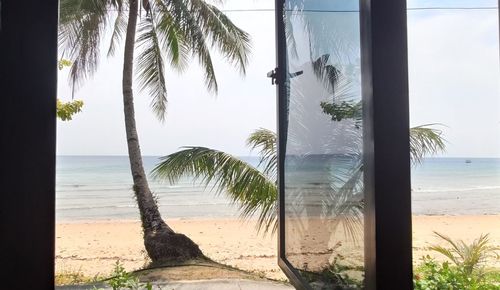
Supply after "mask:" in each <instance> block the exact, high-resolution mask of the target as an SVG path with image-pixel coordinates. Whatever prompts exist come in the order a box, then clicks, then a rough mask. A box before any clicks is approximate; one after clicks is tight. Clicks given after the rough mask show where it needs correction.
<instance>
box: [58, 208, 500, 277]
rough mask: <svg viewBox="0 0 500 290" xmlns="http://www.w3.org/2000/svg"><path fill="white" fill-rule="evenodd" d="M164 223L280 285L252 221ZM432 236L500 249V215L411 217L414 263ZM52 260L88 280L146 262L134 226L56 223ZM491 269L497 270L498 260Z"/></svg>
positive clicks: (272, 246)
mask: <svg viewBox="0 0 500 290" xmlns="http://www.w3.org/2000/svg"><path fill="white" fill-rule="evenodd" d="M167 222H168V223H169V225H170V226H171V227H172V228H173V229H174V230H175V231H177V232H180V233H183V234H186V235H187V236H189V237H190V238H191V239H193V241H194V242H196V243H197V244H198V245H199V246H200V248H201V250H202V251H203V252H204V253H205V254H206V255H207V256H208V257H210V258H211V259H213V260H215V261H217V262H220V263H223V264H227V265H230V266H233V267H236V268H240V269H242V270H246V271H250V272H254V273H256V274H259V275H263V276H265V277H267V278H271V279H277V280H283V279H285V276H284V275H283V273H282V272H281V270H280V269H279V267H278V266H277V255H276V253H277V237H276V236H271V235H270V234H267V235H265V236H264V235H263V234H257V232H256V230H255V220H248V221H242V220H240V219H239V218H237V217H235V218H175V219H167ZM433 231H437V232H440V233H443V234H445V235H448V236H450V237H451V238H452V239H454V240H455V239H463V240H464V241H466V242H470V241H472V240H473V239H476V238H478V237H479V235H480V234H486V233H490V241H491V244H492V245H494V246H497V247H499V246H500V214H497V215H456V216H450V215H437V216H436V215H418V216H413V229H412V232H413V249H414V262H415V263H417V262H418V261H419V259H420V257H422V256H424V255H427V254H433V253H432V252H430V251H428V250H427V249H426V248H427V247H428V246H429V245H430V244H433V243H439V242H440V241H439V239H438V238H436V237H435V236H434V234H433ZM338 238H339V239H342V238H341V237H340V236H339V237H338ZM313 246H314V245H313ZM340 251H342V249H341V250H340ZM55 254H56V273H64V272H75V271H77V272H81V273H83V274H85V275H86V276H89V277H93V276H95V275H101V276H103V275H107V274H108V273H109V272H110V271H111V270H112V268H113V264H114V263H115V262H116V261H117V260H120V261H121V262H122V263H123V265H124V267H125V268H126V270H127V271H131V270H135V269H138V268H141V267H143V266H144V265H145V264H146V262H147V259H146V255H145V252H144V247H143V241H142V230H141V226H140V222H139V220H112V219H110V220H87V221H69V222H68V221H57V223H56V253H55ZM436 258H438V257H436ZM361 259H362V257H361ZM492 266H493V267H496V268H500V260H498V261H496V262H494V263H493V265H492Z"/></svg>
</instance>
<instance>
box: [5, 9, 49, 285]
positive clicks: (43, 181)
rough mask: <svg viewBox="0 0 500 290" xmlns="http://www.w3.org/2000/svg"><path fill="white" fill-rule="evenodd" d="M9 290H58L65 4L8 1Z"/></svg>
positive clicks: (6, 47) (7, 154)
mask: <svg viewBox="0 0 500 290" xmlns="http://www.w3.org/2000/svg"><path fill="white" fill-rule="evenodd" d="M0 21H1V28H0V29H1V30H0V96H1V97H0V160H1V165H0V233H1V234H0V261H2V271H0V277H1V278H0V280H1V285H0V288H1V289H51V288H53V287H54V209H55V207H54V200H55V193H54V191H55V146H56V139H55V138H56V93H57V85H56V78H57V22H58V1H57V0H23V1H19V0H1V20H0Z"/></svg>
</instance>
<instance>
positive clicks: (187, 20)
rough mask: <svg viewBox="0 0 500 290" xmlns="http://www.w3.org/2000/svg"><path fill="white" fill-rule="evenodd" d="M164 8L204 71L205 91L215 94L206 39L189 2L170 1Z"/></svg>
mask: <svg viewBox="0 0 500 290" xmlns="http://www.w3.org/2000/svg"><path fill="white" fill-rule="evenodd" d="M166 8H167V9H168V10H169V11H170V12H171V15H172V16H174V21H175V22H176V23H178V24H179V25H181V26H180V27H181V30H182V33H183V35H186V36H187V39H186V42H187V43H188V44H189V48H190V51H191V52H192V55H193V56H195V57H197V58H198V60H199V63H200V65H201V67H202V68H203V70H204V73H205V85H206V87H207V89H208V90H209V91H211V92H213V93H217V91H218V84H217V78H216V76H215V69H214V65H213V62H212V57H211V55H210V51H209V48H208V45H207V39H206V36H205V34H204V31H203V28H202V26H201V25H200V19H199V18H198V17H196V13H194V12H193V11H192V10H191V1H185V0H171V1H169V2H168V6H166Z"/></svg>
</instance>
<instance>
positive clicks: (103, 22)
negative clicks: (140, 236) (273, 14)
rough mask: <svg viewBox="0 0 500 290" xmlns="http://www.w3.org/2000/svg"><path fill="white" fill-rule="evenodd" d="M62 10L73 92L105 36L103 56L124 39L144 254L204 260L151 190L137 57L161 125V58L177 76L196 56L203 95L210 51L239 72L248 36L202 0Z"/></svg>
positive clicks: (119, 0) (82, 1)
mask: <svg viewBox="0 0 500 290" xmlns="http://www.w3.org/2000/svg"><path fill="white" fill-rule="evenodd" d="M60 7H61V13H60V14H61V15H60V30H59V46H60V50H61V53H62V56H61V57H67V58H69V59H71V60H73V64H72V66H71V71H70V83H71V84H72V87H73V90H75V89H77V88H78V86H79V85H80V84H81V82H82V81H83V80H85V79H87V78H88V77H90V76H92V75H93V74H94V73H95V71H96V70H97V68H98V64H99V60H100V48H101V42H102V41H103V37H104V36H105V34H106V32H107V31H109V30H111V31H112V34H111V41H110V45H109V49H108V56H112V55H113V54H114V53H115V51H116V49H117V46H118V45H119V43H120V41H121V40H122V38H123V36H124V37H125V46H124V58H123V79H122V90H123V104H124V115H125V128H126V136H127V145H128V153H129V160H130V168H131V172H132V177H133V184H134V186H133V190H134V194H135V198H136V200H137V204H138V207H139V212H140V216H141V222H142V228H143V231H144V245H145V248H146V251H147V253H148V255H149V257H150V258H151V259H152V261H153V262H161V261H168V260H186V259H191V258H197V257H202V256H203V255H202V253H201V251H200V249H199V248H198V246H197V245H196V244H195V243H194V242H193V241H191V240H190V239H189V238H188V237H186V236H185V235H182V234H179V233H175V232H174V231H173V230H172V229H171V228H170V227H169V226H168V225H167V224H166V223H165V221H164V220H163V219H162V217H161V214H160V212H159V210H158V206H157V204H156V201H155V198H154V196H153V194H152V192H151V190H150V188H149V185H148V180H147V177H146V174H145V172H144V167H143V162H142V157H141V150H140V146H139V139H138V134H137V128H136V123H135V113H134V91H133V86H132V85H133V75H134V57H137V58H136V63H137V71H136V74H137V76H138V81H139V85H140V89H141V90H146V91H148V93H149V95H150V97H151V107H152V110H153V112H154V113H155V114H156V116H157V117H158V118H159V119H160V121H164V120H165V111H166V105H167V86H166V80H165V61H167V62H168V64H169V65H170V67H171V68H173V69H175V70H177V71H179V72H182V71H183V70H184V69H185V68H186V66H187V64H188V60H189V58H191V57H193V58H197V59H198V60H199V63H200V65H201V67H202V68H203V69H204V72H205V84H206V86H207V88H208V90H209V91H211V92H213V93H216V92H217V80H216V77H215V71H214V67H213V64H212V59H211V55H210V49H209V48H214V49H216V50H218V51H219V52H220V53H221V54H222V55H223V56H224V57H225V58H226V59H227V60H228V61H229V62H231V63H232V64H233V65H234V66H235V67H236V68H237V69H239V70H240V72H241V73H242V74H244V73H245V67H246V65H247V62H248V58H247V57H248V53H249V49H250V39H249V35H248V34H247V33H246V32H244V31H243V30H241V29H239V28H238V27H236V26H235V25H234V24H233V23H232V22H231V21H230V20H229V19H228V18H227V16H225V15H224V14H223V13H222V12H221V11H220V10H219V9H218V8H217V7H216V6H214V5H212V4H209V3H207V2H206V1H205V0H170V1H162V0H61V3H60ZM126 12H128V13H126ZM110 22H112V23H110ZM110 24H111V25H110ZM136 32H138V36H137V37H136ZM136 48H137V49H138V50H139V54H138V55H136V54H135V49H136Z"/></svg>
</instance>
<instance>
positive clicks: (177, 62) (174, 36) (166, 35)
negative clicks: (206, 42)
mask: <svg viewBox="0 0 500 290" xmlns="http://www.w3.org/2000/svg"><path fill="white" fill-rule="evenodd" d="M153 7H154V8H156V9H158V11H159V13H158V14H157V17H158V21H157V22H158V23H157V25H156V29H157V34H158V37H159V40H160V43H161V45H162V48H163V50H164V51H165V52H166V54H167V57H168V59H169V60H170V65H171V66H172V67H173V68H175V69H177V70H178V71H181V72H182V71H184V69H185V68H186V67H187V64H188V61H189V50H190V48H189V43H188V38H189V37H188V35H186V30H185V29H184V27H183V23H182V22H181V21H179V20H180V19H181V17H179V15H177V14H176V13H185V11H182V10H175V9H174V10H173V11H172V8H171V7H169V6H168V5H167V4H165V3H164V2H162V1H158V2H156V3H155V4H153ZM174 8H175V7H174Z"/></svg>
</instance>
